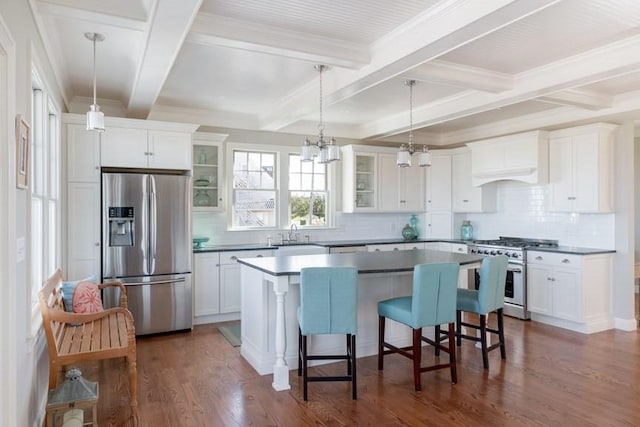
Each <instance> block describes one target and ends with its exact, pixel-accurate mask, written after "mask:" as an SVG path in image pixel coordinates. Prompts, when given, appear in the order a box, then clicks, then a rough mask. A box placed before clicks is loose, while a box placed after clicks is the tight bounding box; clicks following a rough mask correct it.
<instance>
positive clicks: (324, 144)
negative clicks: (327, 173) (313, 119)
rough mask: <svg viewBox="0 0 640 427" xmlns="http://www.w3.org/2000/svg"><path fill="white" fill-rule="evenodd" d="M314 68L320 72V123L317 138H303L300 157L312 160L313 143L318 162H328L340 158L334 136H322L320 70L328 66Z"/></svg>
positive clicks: (308, 160) (303, 159) (306, 160)
mask: <svg viewBox="0 0 640 427" xmlns="http://www.w3.org/2000/svg"><path fill="white" fill-rule="evenodd" d="M314 68H315V69H316V70H317V71H318V72H319V73H320V123H319V124H318V140H317V141H316V142H313V143H312V142H311V141H310V140H309V138H305V140H304V142H303V144H302V150H301V153H300V159H301V160H302V161H303V162H310V161H313V159H314V149H313V146H314V145H315V146H316V147H317V148H318V155H317V159H318V163H330V162H334V161H336V160H340V147H339V146H338V145H337V144H336V140H335V138H326V137H325V136H324V124H323V123H322V72H323V71H325V70H326V69H327V68H328V67H327V66H326V65H316V66H315V67H314Z"/></svg>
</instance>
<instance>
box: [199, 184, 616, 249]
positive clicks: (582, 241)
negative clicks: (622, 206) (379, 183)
mask: <svg viewBox="0 0 640 427" xmlns="http://www.w3.org/2000/svg"><path fill="white" fill-rule="evenodd" d="M549 197H550V194H549V186H548V185H529V184H524V183H519V182H516V181H502V182H499V183H498V200H497V202H498V204H497V211H496V212H492V213H482V214H456V215H455V216H454V237H459V236H460V224H461V223H462V220H463V219H469V220H471V224H472V225H473V235H474V238H475V239H495V238H498V237H499V236H514V237H528V238H537V239H554V240H558V241H559V242H560V244H561V245H566V246H581V247H591V248H602V249H614V248H615V233H614V230H615V215H614V214H575V213H561V212H549V211H548V204H549ZM417 216H418V219H419V222H418V229H419V230H421V232H420V236H424V231H423V230H424V228H422V227H424V224H425V218H426V217H425V215H424V214H420V215H417ZM410 217H411V215H410V214H404V213H403V214H355V213H354V214H345V213H341V212H338V213H337V215H336V221H335V222H336V227H335V228H333V229H329V230H300V235H301V236H303V235H305V234H308V235H309V236H310V237H311V241H312V242H313V241H319V240H352V239H378V238H381V239H386V238H396V237H398V238H399V237H401V236H402V234H401V230H402V227H404V225H405V224H407V223H408V222H409V218H410ZM283 231H285V230H270V231H253V232H246V231H227V218H226V215H225V214H224V213H210V212H195V213H194V216H193V234H194V235H203V236H207V237H209V239H210V240H209V244H217V245H224V244H245V243H259V242H266V241H267V236H271V237H272V238H273V241H274V242H275V241H276V240H277V237H276V234H277V233H278V232H283Z"/></svg>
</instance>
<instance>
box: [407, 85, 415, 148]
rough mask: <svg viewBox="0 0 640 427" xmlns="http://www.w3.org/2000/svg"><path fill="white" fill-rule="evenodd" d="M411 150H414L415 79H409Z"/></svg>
mask: <svg viewBox="0 0 640 427" xmlns="http://www.w3.org/2000/svg"><path fill="white" fill-rule="evenodd" d="M408 84H409V151H413V150H412V147H413V85H414V84H415V81H414V80H409V82H408Z"/></svg>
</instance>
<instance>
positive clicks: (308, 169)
mask: <svg viewBox="0 0 640 427" xmlns="http://www.w3.org/2000/svg"><path fill="white" fill-rule="evenodd" d="M314 163H315V162H303V163H302V166H301V168H300V171H301V172H303V173H313V165H314Z"/></svg>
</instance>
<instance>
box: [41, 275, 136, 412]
mask: <svg viewBox="0 0 640 427" xmlns="http://www.w3.org/2000/svg"><path fill="white" fill-rule="evenodd" d="M61 286H62V272H61V271H60V270H59V269H58V270H57V271H56V272H55V273H54V274H53V276H51V277H49V278H48V279H47V280H46V281H45V284H44V287H43V288H42V290H41V291H40V292H39V300H40V311H41V312H42V321H43V325H44V331H45V335H46V337H47V347H48V348H49V389H52V388H55V387H56V386H57V385H58V381H59V379H60V378H61V377H62V373H63V371H65V370H66V367H67V366H69V365H73V364H74V363H79V362H86V361H92V360H103V359H111V358H116V357H125V358H126V359H127V364H128V367H129V388H130V393H131V409H132V410H133V412H134V413H135V411H136V407H137V405H138V400H137V394H136V393H137V388H136V381H137V372H136V338H135V328H134V323H133V316H132V315H131V312H130V311H129V310H127V295H126V290H125V287H124V286H123V285H122V283H119V282H111V283H102V284H99V285H98V287H99V288H100V289H103V288H105V287H108V286H117V287H119V288H120V295H121V296H120V307H116V308H109V309H106V310H104V311H102V312H99V313H91V314H79V313H71V312H67V311H65V309H64V302H63V299H62V291H61Z"/></svg>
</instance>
